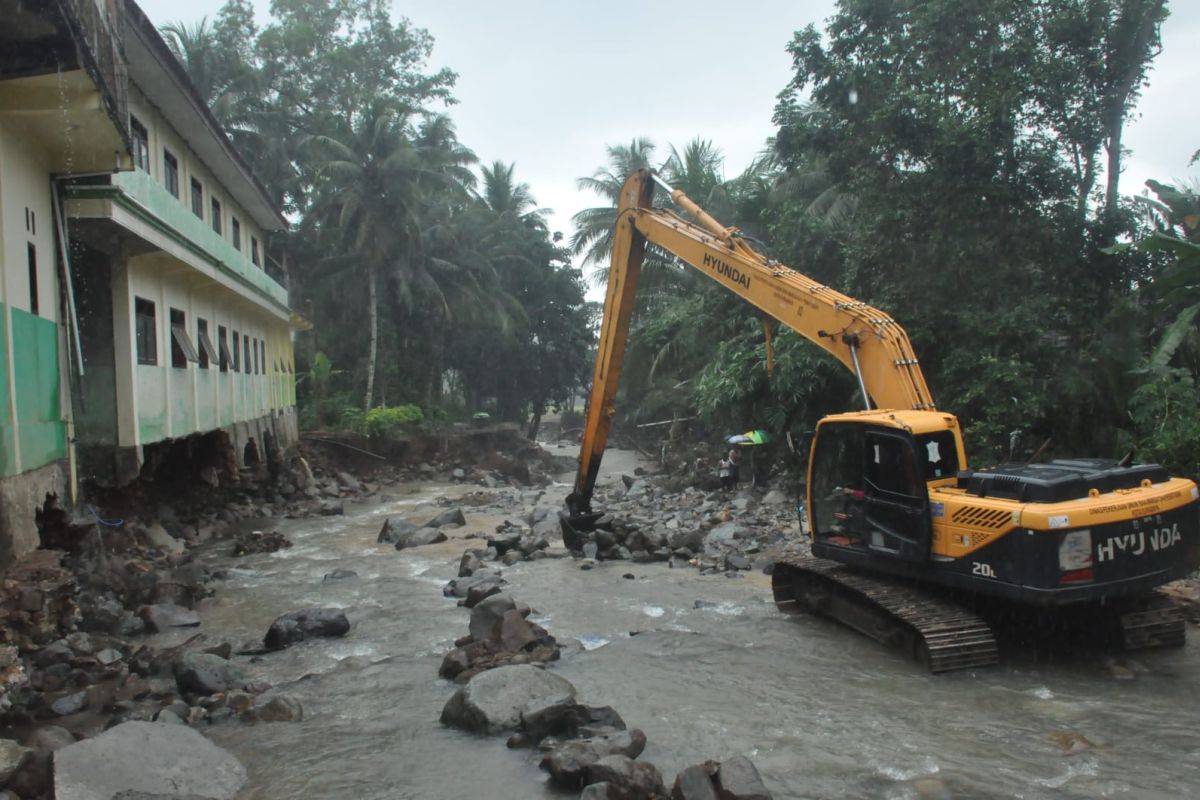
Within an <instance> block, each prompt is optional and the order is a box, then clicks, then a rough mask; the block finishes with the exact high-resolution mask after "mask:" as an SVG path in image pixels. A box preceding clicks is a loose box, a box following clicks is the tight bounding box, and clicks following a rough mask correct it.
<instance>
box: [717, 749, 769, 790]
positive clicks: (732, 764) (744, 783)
mask: <svg viewBox="0 0 1200 800" xmlns="http://www.w3.org/2000/svg"><path fill="white" fill-rule="evenodd" d="M716 783H717V791H718V793H719V795H720V797H721V800H771V793H770V792H768V791H767V787H766V786H764V785H763V782H762V777H760V776H759V774H758V770H757V769H756V768H755V767H754V762H752V761H751V760H750V759H748V758H746V757H745V756H734V757H733V758H730V759H726V760H725V761H722V762H721V766H720V767H719V768H718V769H717V774H716Z"/></svg>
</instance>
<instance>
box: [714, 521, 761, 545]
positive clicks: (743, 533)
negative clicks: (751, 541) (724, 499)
mask: <svg viewBox="0 0 1200 800" xmlns="http://www.w3.org/2000/svg"><path fill="white" fill-rule="evenodd" d="M748 538H750V529H749V528H747V527H745V526H744V525H739V524H738V523H736V522H726V523H724V524H722V525H718V526H717V527H715V528H713V529H712V530H711V531H709V532H708V533H707V534H706V535H705V537H704V544H705V546H711V545H726V546H728V545H731V544H733V543H734V542H735V541H737V540H738V539H748Z"/></svg>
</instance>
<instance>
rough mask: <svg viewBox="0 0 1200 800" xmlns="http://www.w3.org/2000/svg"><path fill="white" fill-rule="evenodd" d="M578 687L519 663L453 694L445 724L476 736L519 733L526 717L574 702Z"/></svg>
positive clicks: (473, 680) (479, 677)
mask: <svg viewBox="0 0 1200 800" xmlns="http://www.w3.org/2000/svg"><path fill="white" fill-rule="evenodd" d="M574 700H575V687H574V686H572V685H571V683H570V681H568V680H566V679H565V678H562V677H560V676H558V675H555V674H554V673H551V672H547V671H545V670H543V669H538V668H537V667H533V666H530V665H528V664H516V665H513V666H507V667H497V668H495V669H491V670H488V671H486V672H481V673H479V674H478V675H476V676H475V677H473V678H471V680H469V681H468V682H467V684H466V685H465V686H463V687H462V688H461V689H459V690H458V691H457V692H455V693H454V696H453V697H451V698H450V699H449V700H448V701H447V702H446V705H445V707H444V708H443V709H442V723H443V724H446V725H450V726H451V727H455V728H461V729H462V730H466V731H473V732H476V733H500V732H503V731H514V730H517V729H518V728H519V727H520V725H521V718H522V715H524V714H532V713H544V711H545V709H547V708H549V707H550V706H555V705H562V704H566V703H572V702H573V701H574Z"/></svg>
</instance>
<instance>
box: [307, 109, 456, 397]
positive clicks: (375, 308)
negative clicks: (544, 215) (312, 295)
mask: <svg viewBox="0 0 1200 800" xmlns="http://www.w3.org/2000/svg"><path fill="white" fill-rule="evenodd" d="M341 127H342V128H343V130H342V131H341V133H340V135H331V134H324V135H317V136H312V137H309V139H308V142H307V143H308V145H309V148H310V150H311V152H312V155H313V156H315V158H316V162H317V163H316V168H315V170H314V175H315V179H314V195H315V196H316V198H317V199H316V201H315V203H314V208H313V210H314V212H315V214H314V217H315V219H316V220H317V224H318V225H322V226H324V227H331V228H332V229H333V232H334V235H335V236H336V237H337V238H338V239H339V240H340V242H341V244H342V247H343V252H344V255H341V256H338V257H335V258H332V259H328V260H327V266H328V267H329V268H330V272H329V273H328V275H327V276H326V277H327V278H335V277H336V278H345V277H346V276H347V274H348V273H350V272H352V271H353V272H360V273H361V274H362V277H363V278H364V282H365V284H366V294H367V297H366V305H367V316H368V329H369V343H368V349H367V387H366V393H365V398H364V401H363V405H364V408H366V409H370V408H371V404H372V400H373V398H374V389H375V376H376V365H377V358H378V346H379V281H380V279H381V278H386V279H389V280H390V281H391V282H392V284H393V285H394V287H395V289H396V296H397V299H398V301H400V304H401V305H406V306H409V307H411V306H412V305H413V304H414V302H415V301H416V299H417V298H418V297H427V296H429V295H430V294H434V295H436V296H437V297H439V298H440V299H441V302H442V304H443V305H446V304H447V300H446V298H445V293H444V292H443V291H442V289H441V285H440V282H439V280H438V277H437V275H436V272H437V270H438V269H439V268H443V267H444V266H445V265H444V264H442V263H441V262H439V261H438V260H437V259H431V258H422V257H420V253H421V244H422V242H421V237H422V227H423V223H422V218H423V216H424V215H425V212H427V211H428V210H429V207H430V205H431V203H433V204H436V203H442V204H445V203H447V202H450V201H449V200H447V199H446V198H448V197H450V196H452V195H454V194H455V193H458V194H460V195H461V196H462V197H464V198H465V196H466V185H465V183H466V182H468V181H470V180H471V179H472V176H471V173H470V170H469V169H467V167H466V164H467V163H469V162H470V161H471V160H472V159H473V155H472V154H471V153H470V151H469V150H467V149H466V148H463V147H462V146H461V145H459V144H458V142H457V140H455V139H454V136H453V126H451V125H450V123H449V121H448V120H446V119H444V118H439V117H434V118H430V119H428V120H426V122H425V123H424V124H423V125H421V126H420V127H419V128H417V129H414V127H413V125H412V123H411V121H410V119H409V118H408V116H407V115H405V114H402V113H400V112H398V111H397V110H396V109H395V108H394V107H393V106H391V105H390V104H378V105H376V106H373V107H369V108H367V109H366V110H365V111H364V112H363V113H362V114H360V115H359V117H358V119H357V120H355V122H354V123H353V124H352V125H345V124H344V123H343V125H342V126H341Z"/></svg>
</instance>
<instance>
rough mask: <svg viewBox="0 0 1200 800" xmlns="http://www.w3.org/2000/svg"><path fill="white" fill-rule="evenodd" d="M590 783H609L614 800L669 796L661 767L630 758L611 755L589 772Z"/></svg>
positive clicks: (637, 799) (650, 799)
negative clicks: (615, 799)
mask: <svg viewBox="0 0 1200 800" xmlns="http://www.w3.org/2000/svg"><path fill="white" fill-rule="evenodd" d="M586 780H587V782H588V783H589V784H591V783H608V784H611V785H612V788H610V789H609V790H608V792H609V796H610V797H611V796H613V794H614V789H615V793H616V796H617V797H620V798H624V800H655V798H659V797H662V796H664V795H665V794H666V789H665V788H664V787H663V780H662V775H661V774H660V773H659V771H658V767H656V766H654V765H653V764H651V763H650V762H649V761H635V760H633V759H632V758H629V757H628V756H623V755H611V756H605V757H604V758H602V759H600V760H599V761H597V762H596V763H595V764H592V765H591V766H589V767H588V768H587V778H586Z"/></svg>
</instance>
